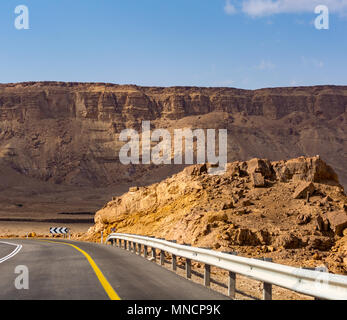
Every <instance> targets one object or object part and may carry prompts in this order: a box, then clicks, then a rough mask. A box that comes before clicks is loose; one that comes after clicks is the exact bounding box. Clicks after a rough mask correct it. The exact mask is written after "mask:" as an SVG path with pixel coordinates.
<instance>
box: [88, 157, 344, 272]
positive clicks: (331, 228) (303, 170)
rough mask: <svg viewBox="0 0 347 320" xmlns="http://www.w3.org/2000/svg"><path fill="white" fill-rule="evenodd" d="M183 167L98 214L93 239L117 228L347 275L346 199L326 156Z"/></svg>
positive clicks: (134, 189)
mask: <svg viewBox="0 0 347 320" xmlns="http://www.w3.org/2000/svg"><path fill="white" fill-rule="evenodd" d="M207 172H208V166H207V165H196V166H191V167H187V168H185V169H184V170H183V171H182V172H180V173H178V174H176V175H173V176H172V177H170V178H168V179H166V180H164V181H162V182H160V183H156V184H153V185H151V186H146V187H131V188H130V189H129V192H128V193H126V194H124V195H122V196H120V197H114V198H113V200H112V201H111V202H109V203H107V204H106V205H105V206H104V207H103V208H102V209H101V210H99V211H98V212H97V213H96V215H95V225H94V227H92V228H90V230H89V231H88V235H87V237H86V238H87V239H89V240H96V239H99V238H100V231H103V232H104V234H105V235H107V234H109V233H111V230H112V229H113V228H115V229H116V230H117V232H122V233H133V234H141V235H148V236H155V237H159V238H165V239H167V240H176V241H177V242H178V243H185V244H190V245H193V246H199V247H209V248H213V249H215V250H222V251H236V252H238V253H240V254H241V255H243V256H250V257H259V255H262V256H269V257H272V258H273V259H274V261H277V262H280V263H285V264H293V265H298V266H303V264H305V265H306V266H312V265H320V264H322V263H324V264H325V265H327V266H328V267H329V268H330V270H332V271H334V272H340V273H347V269H346V266H347V264H346V262H347V247H346V242H347V197H346V195H345V194H344V190H343V187H342V186H341V185H340V184H339V182H338V178H337V175H336V173H335V172H334V171H333V169H332V168H331V167H330V166H328V165H327V164H326V163H325V162H324V161H322V160H321V159H320V157H313V158H305V157H300V158H297V159H291V160H287V161H275V162H270V161H269V160H266V159H257V158H255V159H252V160H249V161H245V162H242V161H241V162H240V161H238V162H233V163H230V164H228V167H227V171H226V172H225V173H224V174H223V175H219V176H217V175H210V174H208V173H207Z"/></svg>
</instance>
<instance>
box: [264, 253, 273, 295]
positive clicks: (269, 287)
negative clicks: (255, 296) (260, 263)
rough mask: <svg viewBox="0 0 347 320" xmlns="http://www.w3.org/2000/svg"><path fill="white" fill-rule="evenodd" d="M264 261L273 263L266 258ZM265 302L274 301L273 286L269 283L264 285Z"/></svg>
mask: <svg viewBox="0 0 347 320" xmlns="http://www.w3.org/2000/svg"><path fill="white" fill-rule="evenodd" d="M263 260H264V261H268V262H272V259H271V258H264V259H263ZM263 300H272V284H271V283H268V282H264V283H263Z"/></svg>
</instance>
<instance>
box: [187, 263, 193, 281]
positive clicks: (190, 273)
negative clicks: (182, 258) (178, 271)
mask: <svg viewBox="0 0 347 320" xmlns="http://www.w3.org/2000/svg"><path fill="white" fill-rule="evenodd" d="M186 277H187V279H190V278H191V277H192V260H190V259H186Z"/></svg>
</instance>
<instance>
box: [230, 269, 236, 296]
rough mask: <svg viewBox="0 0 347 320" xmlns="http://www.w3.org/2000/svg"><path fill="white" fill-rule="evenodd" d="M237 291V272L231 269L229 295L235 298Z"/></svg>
mask: <svg viewBox="0 0 347 320" xmlns="http://www.w3.org/2000/svg"><path fill="white" fill-rule="evenodd" d="M235 293H236V273H235V272H231V271H229V282H228V296H229V297H230V298H232V299H235Z"/></svg>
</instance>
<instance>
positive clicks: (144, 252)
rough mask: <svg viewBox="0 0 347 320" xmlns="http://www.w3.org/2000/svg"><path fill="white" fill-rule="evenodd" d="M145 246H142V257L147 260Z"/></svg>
mask: <svg viewBox="0 0 347 320" xmlns="http://www.w3.org/2000/svg"><path fill="white" fill-rule="evenodd" d="M147 250H148V249H147V246H146V245H144V246H143V257H144V258H145V259H147Z"/></svg>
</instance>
